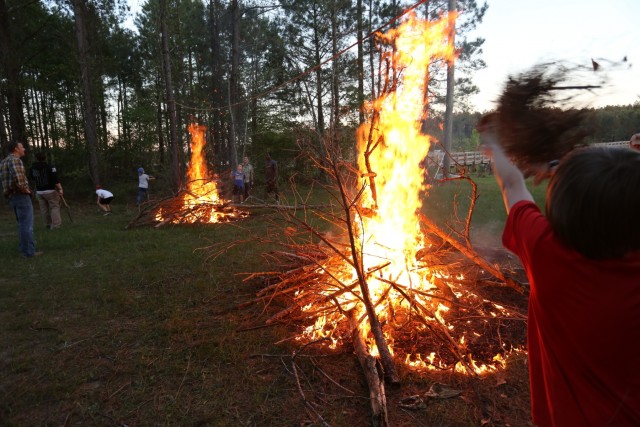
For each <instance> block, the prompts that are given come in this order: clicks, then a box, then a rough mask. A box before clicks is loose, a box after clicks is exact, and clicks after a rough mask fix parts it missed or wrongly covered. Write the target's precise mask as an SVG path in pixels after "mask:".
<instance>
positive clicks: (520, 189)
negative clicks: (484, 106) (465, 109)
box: [478, 116, 533, 213]
mask: <svg viewBox="0 0 640 427" xmlns="http://www.w3.org/2000/svg"><path fill="white" fill-rule="evenodd" d="M478 131H479V132H480V140H481V141H482V146H483V149H484V150H485V152H486V153H487V154H488V155H489V156H491V168H492V169H493V173H494V174H495V177H496V181H498V185H499V186H500V190H501V191H502V199H503V200H504V206H505V208H506V209H507V213H508V212H509V211H510V210H511V208H512V207H513V205H515V204H516V203H518V202H519V201H521V200H528V201H533V196H532V195H531V193H530V192H529V189H528V188H527V186H526V184H525V181H524V175H523V174H522V172H521V171H520V169H518V168H517V167H516V166H515V165H514V164H513V163H512V162H511V160H509V158H508V157H507V155H506V154H505V152H504V150H503V149H502V147H501V145H500V141H499V138H498V134H497V132H496V128H495V124H494V123H493V121H492V119H491V116H485V117H484V118H483V120H481V121H480V123H479V124H478Z"/></svg>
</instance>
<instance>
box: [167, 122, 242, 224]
mask: <svg viewBox="0 0 640 427" xmlns="http://www.w3.org/2000/svg"><path fill="white" fill-rule="evenodd" d="M206 130H207V127H206V126H202V125H198V124H195V123H192V124H190V125H189V134H190V135H191V161H190V162H189V168H188V170H187V188H186V191H182V192H181V193H180V194H179V195H178V197H180V198H181V199H182V200H181V201H180V202H179V205H180V206H179V207H180V211H179V212H175V207H173V206H172V209H171V210H172V211H173V212H169V209H167V208H166V207H164V208H163V207H161V208H160V209H158V212H157V213H156V220H157V221H159V222H166V221H168V222H172V223H196V222H198V223H216V222H223V221H229V220H230V219H234V218H240V217H244V216H247V215H248V214H247V213H246V212H241V211H238V210H236V209H233V208H231V207H229V206H227V204H228V203H226V202H225V201H224V200H223V199H222V198H221V197H220V195H219V193H218V187H217V185H216V183H215V182H214V181H212V180H211V177H210V176H209V170H208V168H207V162H206V159H205V153H204V147H205V144H206V141H205V137H204V135H205V132H206Z"/></svg>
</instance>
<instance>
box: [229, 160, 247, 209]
mask: <svg viewBox="0 0 640 427" xmlns="http://www.w3.org/2000/svg"><path fill="white" fill-rule="evenodd" d="M231 178H232V179H233V201H234V202H235V203H242V202H244V181H245V177H244V171H243V170H242V163H240V164H239V165H238V166H236V170H234V171H233V172H232V173H231Z"/></svg>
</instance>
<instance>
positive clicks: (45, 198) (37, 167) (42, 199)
mask: <svg viewBox="0 0 640 427" xmlns="http://www.w3.org/2000/svg"><path fill="white" fill-rule="evenodd" d="M36 160H37V161H36V162H35V163H34V164H33V165H31V167H30V168H29V175H31V178H32V179H33V180H34V181H35V183H36V199H37V200H38V205H39V206H40V214H41V215H42V219H43V220H44V223H45V225H46V227H47V228H48V229H50V230H55V229H56V228H59V227H60V226H61V225H62V216H61V215H60V203H61V197H62V195H63V190H62V184H61V183H60V180H59V179H58V171H57V170H56V167H55V166H53V165H50V164H49V163H47V158H46V156H45V154H44V153H42V152H39V153H36Z"/></svg>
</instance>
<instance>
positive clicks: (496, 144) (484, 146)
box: [476, 113, 500, 156]
mask: <svg viewBox="0 0 640 427" xmlns="http://www.w3.org/2000/svg"><path fill="white" fill-rule="evenodd" d="M495 118H496V114H495V113H489V114H485V115H484V116H482V117H481V118H480V121H479V122H478V124H477V125H476V129H477V131H478V133H479V134H480V146H479V147H478V148H480V150H481V151H483V152H484V153H485V154H486V155H487V156H493V152H494V150H496V149H500V139H499V137H498V130H497V125H496V121H495Z"/></svg>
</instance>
